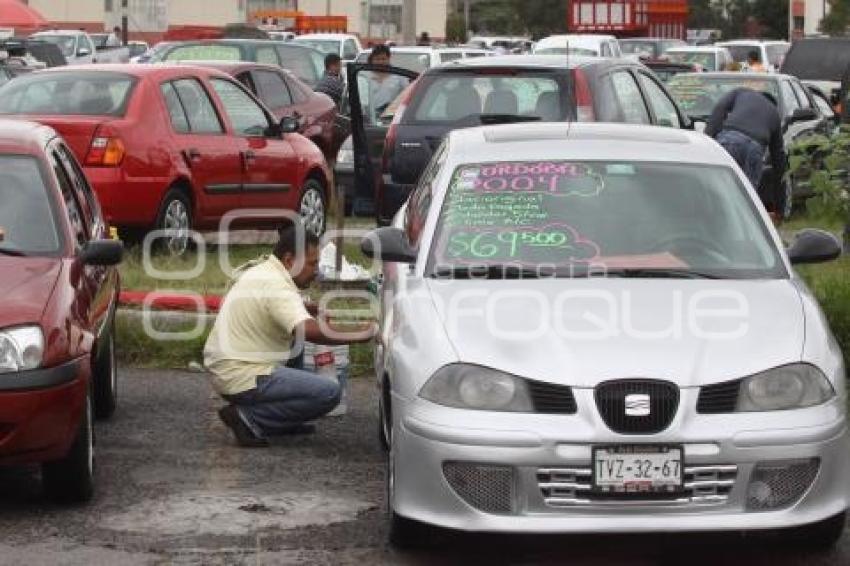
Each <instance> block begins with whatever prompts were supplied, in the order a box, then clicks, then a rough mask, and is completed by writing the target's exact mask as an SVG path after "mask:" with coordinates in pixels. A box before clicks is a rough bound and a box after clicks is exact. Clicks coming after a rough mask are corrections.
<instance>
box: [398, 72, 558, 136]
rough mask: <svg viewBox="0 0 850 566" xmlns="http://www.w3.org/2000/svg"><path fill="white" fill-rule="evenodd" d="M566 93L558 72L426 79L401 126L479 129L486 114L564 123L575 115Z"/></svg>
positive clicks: (439, 75) (483, 73)
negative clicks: (478, 126) (465, 125)
mask: <svg viewBox="0 0 850 566" xmlns="http://www.w3.org/2000/svg"><path fill="white" fill-rule="evenodd" d="M566 92H567V85H566V75H565V74H559V73H554V72H545V71H520V70H516V71H511V72H509V73H508V74H490V73H489V72H488V71H487V70H483V72H482V73H481V74H465V73H458V72H451V73H441V74H436V75H430V76H428V75H425V76H424V77H423V78H422V79H421V87H417V89H416V93H415V97H414V100H413V101H412V103H411V108H410V109H409V110H408V111H407V112H406V113H405V115H404V118H403V123H405V124H430V123H435V122H441V123H446V124H455V125H458V124H464V123H467V124H469V125H479V124H480V123H481V120H480V117H481V116H482V115H501V116H505V115H507V116H520V117H524V118H527V119H529V120H539V121H543V122H555V121H564V120H566V119H567V117H568V116H571V115H572V111H571V108H572V106H571V105H569V104H567V103H566V99H567V95H566Z"/></svg>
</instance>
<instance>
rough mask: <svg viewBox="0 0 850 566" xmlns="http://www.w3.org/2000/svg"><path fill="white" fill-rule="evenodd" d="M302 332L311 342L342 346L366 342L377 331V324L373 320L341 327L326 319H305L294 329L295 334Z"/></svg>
mask: <svg viewBox="0 0 850 566" xmlns="http://www.w3.org/2000/svg"><path fill="white" fill-rule="evenodd" d="M301 332H303V336H304V339H305V340H307V342H312V343H313V344H321V345H323V346H343V345H345V344H357V343H361V342H368V341H369V340H371V339H372V338H374V337H375V335H376V334H377V333H378V325H377V324H375V323H374V322H369V323H366V324H358V325H356V326H354V327H345V328H341V327H339V326H336V325H335V324H333V323H332V322H331V321H330V320H328V319H323V320H322V321H321V322H320V321H319V320H317V319H315V318H311V319H307V320H305V321H304V322H302V323H301V324H299V325H298V326H297V327H296V329H295V334H296V335H297V334H299V333H301Z"/></svg>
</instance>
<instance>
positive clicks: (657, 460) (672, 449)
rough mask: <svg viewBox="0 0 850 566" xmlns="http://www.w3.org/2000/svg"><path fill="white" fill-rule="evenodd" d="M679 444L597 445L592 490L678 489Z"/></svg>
mask: <svg viewBox="0 0 850 566" xmlns="http://www.w3.org/2000/svg"><path fill="white" fill-rule="evenodd" d="M683 477H684V472H683V470H682V447H681V446H642V445H640V446H597V447H594V449H593V489H594V490H595V491H598V492H603V493H674V492H677V491H681V490H682V484H683Z"/></svg>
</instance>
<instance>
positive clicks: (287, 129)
mask: <svg viewBox="0 0 850 566" xmlns="http://www.w3.org/2000/svg"><path fill="white" fill-rule="evenodd" d="M300 128H301V122H300V120H299V119H298V118H297V117H295V116H284V117H283V119H281V121H280V132H281V133H282V134H294V133H295V132H297V131H298V130H299V129H300Z"/></svg>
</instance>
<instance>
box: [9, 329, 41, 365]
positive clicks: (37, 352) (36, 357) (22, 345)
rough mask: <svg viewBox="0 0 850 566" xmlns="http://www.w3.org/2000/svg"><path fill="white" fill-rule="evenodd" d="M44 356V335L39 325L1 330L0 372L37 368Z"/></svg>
mask: <svg viewBox="0 0 850 566" xmlns="http://www.w3.org/2000/svg"><path fill="white" fill-rule="evenodd" d="M43 356H44V335H43V334H42V333H41V328H39V327H38V326H20V327H17V328H10V329H8V330H3V331H0V373H9V372H13V371H23V370H28V369H36V368H38V367H40V366H41V360H42V357H43Z"/></svg>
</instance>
